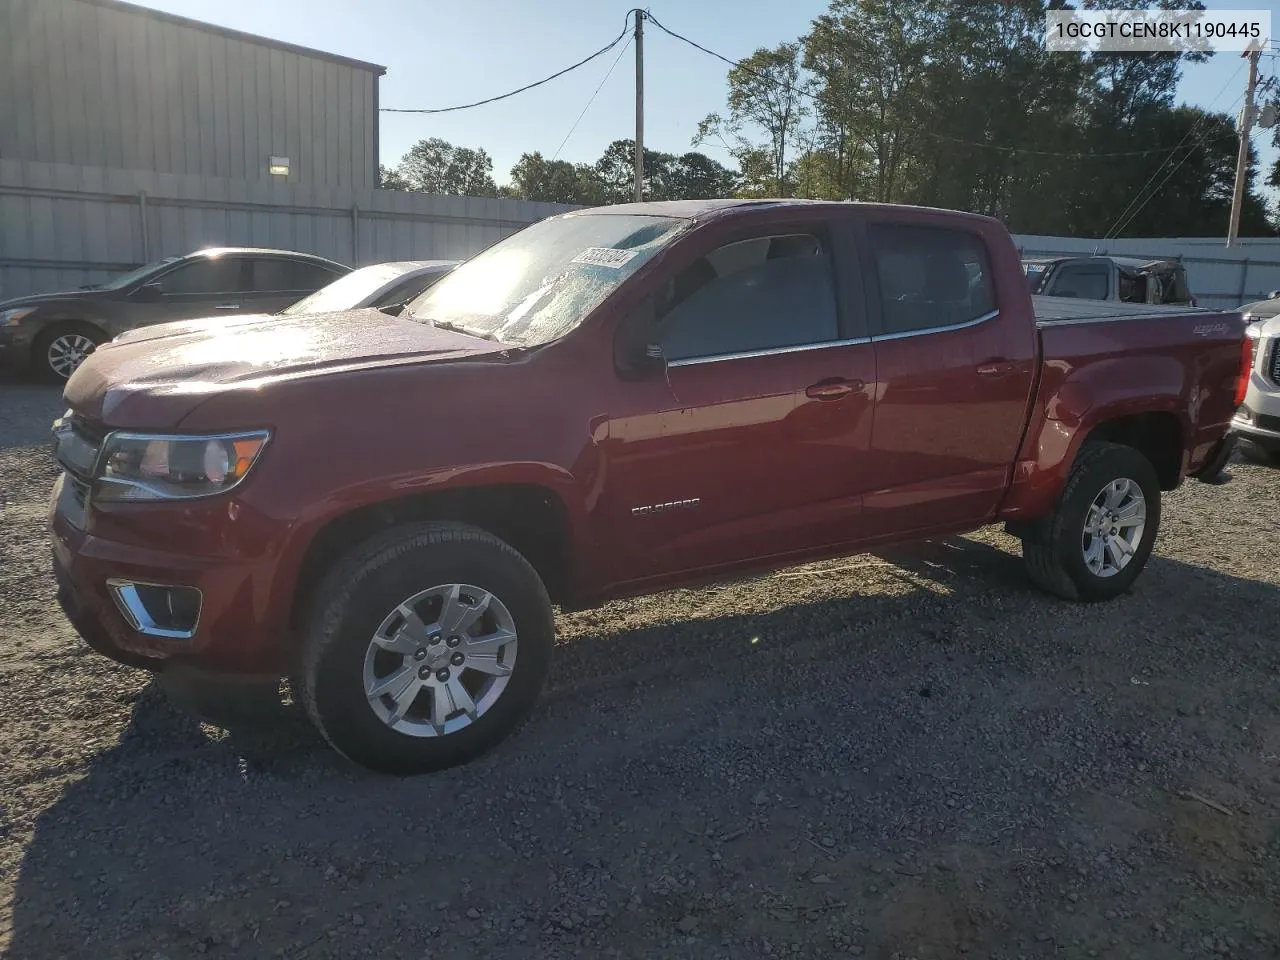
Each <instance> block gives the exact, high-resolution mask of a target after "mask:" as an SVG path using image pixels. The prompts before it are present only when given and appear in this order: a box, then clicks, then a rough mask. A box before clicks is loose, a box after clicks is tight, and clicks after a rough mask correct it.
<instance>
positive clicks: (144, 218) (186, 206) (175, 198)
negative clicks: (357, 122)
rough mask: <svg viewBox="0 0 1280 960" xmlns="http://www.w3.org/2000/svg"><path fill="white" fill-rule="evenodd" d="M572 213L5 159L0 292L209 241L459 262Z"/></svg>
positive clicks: (98, 272)
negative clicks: (547, 220) (525, 229)
mask: <svg viewBox="0 0 1280 960" xmlns="http://www.w3.org/2000/svg"><path fill="white" fill-rule="evenodd" d="M567 209H570V208H569V207H565V206H562V205H559V204H553V203H529V202H527V201H523V200H511V199H506V198H480V197H437V196H428V195H426V194H420V193H404V192H397V191H390V190H354V191H353V190H345V189H339V188H326V187H305V186H295V185H291V184H287V183H272V182H262V183H255V182H249V181H236V180H218V179H212V178H207V177H195V176H184V175H178V174H162V173H152V172H147V171H134V170H111V169H103V168H97V167H76V166H70V165H66V164H52V163H38V162H31V161H17V160H4V159H0V299H7V298H9V297H17V296H22V295H23V294H27V293H41V292H46V291H52V290H66V289H74V288H75V287H79V286H81V285H83V284H91V283H100V282H102V281H104V280H106V279H108V278H110V277H111V276H112V275H114V274H118V273H121V272H123V271H125V270H128V269H130V268H131V267H134V266H137V265H139V264H142V263H147V262H149V261H151V260H156V259H159V258H160V257H165V256H177V255H181V254H185V253H189V252H191V251H192V250H198V249H200V248H201V247H208V246H224V245H230V246H254V247H280V248H283V249H288V250H301V251H305V252H307V253H317V254H320V255H321V256H325V257H330V258H331V259H334V260H337V261H339V262H342V263H347V264H351V265H353V266H360V265H363V264H366V263H375V262H378V261H382V260H407V259H436V258H441V259H454V258H461V257H466V256H470V255H472V254H474V253H476V252H477V251H479V250H482V249H484V248H485V247H487V246H489V245H490V244H492V243H494V242H495V241H497V240H500V239H502V238H503V237H505V236H507V235H508V234H511V233H514V232H515V231H516V230H519V229H520V228H521V227H523V226H525V225H526V224H529V223H533V222H535V221H537V220H541V219H543V218H544V217H548V216H551V215H552V214H555V213H559V212H561V211H563V210H567Z"/></svg>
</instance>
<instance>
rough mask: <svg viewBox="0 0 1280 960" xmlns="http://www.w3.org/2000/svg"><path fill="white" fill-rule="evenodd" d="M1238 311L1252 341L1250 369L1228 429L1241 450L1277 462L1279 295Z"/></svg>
mask: <svg viewBox="0 0 1280 960" xmlns="http://www.w3.org/2000/svg"><path fill="white" fill-rule="evenodd" d="M1240 312H1241V313H1242V314H1244V322H1245V324H1246V325H1247V326H1246V327H1245V333H1247V334H1248V335H1249V339H1250V340H1251V341H1252V342H1253V371H1252V372H1251V373H1250V375H1249V387H1248V391H1247V392H1246V393H1245V397H1244V403H1243V404H1241V405H1240V408H1239V409H1238V410H1237V411H1236V415H1235V418H1234V419H1233V420H1232V421H1231V430H1232V432H1233V433H1235V434H1236V436H1238V437H1239V438H1240V439H1241V440H1242V441H1243V443H1241V444H1240V449H1241V452H1242V453H1244V454H1245V455H1247V456H1249V457H1250V458H1251V459H1254V460H1258V461H1261V462H1263V463H1274V464H1280V295H1276V294H1273V295H1272V296H1271V297H1270V298H1269V299H1267V300H1259V301H1257V302H1256V303H1248V304H1245V305H1244V306H1243V307H1241V308H1240Z"/></svg>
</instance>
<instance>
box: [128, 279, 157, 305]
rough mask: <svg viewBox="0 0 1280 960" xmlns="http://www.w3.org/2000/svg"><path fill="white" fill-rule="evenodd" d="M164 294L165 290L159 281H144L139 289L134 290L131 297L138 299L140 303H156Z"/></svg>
mask: <svg viewBox="0 0 1280 960" xmlns="http://www.w3.org/2000/svg"><path fill="white" fill-rule="evenodd" d="M162 296H164V290H163V289H162V288H161V287H160V284H158V283H144V284H143V285H142V286H140V287H139V288H138V289H137V290H135V291H133V297H132V298H131V299H133V300H137V301H138V302H139V303H155V302H156V301H157V300H159V299H160V298H161V297H162Z"/></svg>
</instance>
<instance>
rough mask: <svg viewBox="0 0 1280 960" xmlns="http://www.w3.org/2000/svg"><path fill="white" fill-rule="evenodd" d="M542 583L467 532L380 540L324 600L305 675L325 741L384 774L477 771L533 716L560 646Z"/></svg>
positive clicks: (412, 533)
mask: <svg viewBox="0 0 1280 960" xmlns="http://www.w3.org/2000/svg"><path fill="white" fill-rule="evenodd" d="M554 636H555V633H554V623H553V618H552V613H551V603H550V600H549V599H548V598H547V593H546V590H545V588H544V587H543V585H542V581H541V580H540V579H539V577H538V575H537V573H536V572H535V571H534V570H533V568H532V567H531V566H530V565H529V563H528V562H527V561H526V560H525V559H524V558H523V557H522V556H521V555H520V554H518V553H517V552H516V551H515V550H513V549H512V548H511V547H510V546H508V545H507V544H506V543H504V542H503V541H501V540H499V539H498V538H496V537H494V536H492V535H491V534H488V533H486V532H484V531H482V530H479V529H476V528H475V527H469V526H466V525H463V524H453V523H450V524H444V523H432V524H420V525H415V526H413V527H410V528H407V529H403V530H398V531H394V532H392V533H390V534H387V535H384V536H381V537H377V538H375V539H374V540H371V541H370V542H368V543H367V544H365V545H364V546H362V547H360V548H358V549H357V550H356V551H355V552H354V553H353V554H351V555H350V556H349V557H347V558H346V559H345V560H343V561H342V562H340V563H339V564H338V565H337V566H336V567H335V568H334V569H333V570H332V571H331V572H330V573H329V574H328V575H327V576H326V577H325V578H324V580H323V581H322V582H321V583H320V585H319V586H318V587H317V589H316V591H315V600H314V602H313V604H312V608H311V612H310V617H309V619H308V622H307V627H306V635H305V638H304V640H305V649H304V651H303V658H302V664H301V669H300V670H299V675H298V685H299V687H300V692H301V695H302V696H301V699H302V702H303V705H304V706H305V707H306V710H307V712H308V714H309V715H310V716H311V719H312V721H313V722H314V723H315V725H316V727H317V728H318V729H319V730H320V732H321V733H322V734H323V735H324V737H325V739H327V740H328V741H329V743H330V744H331V745H332V746H333V747H334V748H335V749H337V750H338V751H339V752H340V753H342V754H343V755H344V756H346V757H347V758H348V759H350V760H352V761H354V762H355V763H358V764H360V765H361V766H365V767H368V768H370V769H373V770H378V771H380V772H384V773H393V774H401V775H404V774H414V773H423V772H426V771H429V770H438V769H442V768H444V767H450V766H454V765H456V764H460V763H466V762H467V761H469V760H472V759H474V758H475V757H477V756H479V755H480V754H482V753H484V752H485V751H486V750H488V749H490V748H491V747H493V746H494V745H495V744H497V743H498V742H499V741H501V740H502V739H504V738H505V737H506V736H507V735H508V734H509V733H511V731H512V730H514V729H515V728H516V727H517V726H518V725H519V723H520V721H521V720H523V719H524V717H525V716H526V715H527V714H528V712H529V710H530V708H531V707H532V706H533V703H534V701H535V700H536V699H537V696H538V691H539V690H540V689H541V687H542V682H543V679H544V678H545V676H546V672H547V667H548V665H549V663H550V658H551V649H552V646H553V644H554Z"/></svg>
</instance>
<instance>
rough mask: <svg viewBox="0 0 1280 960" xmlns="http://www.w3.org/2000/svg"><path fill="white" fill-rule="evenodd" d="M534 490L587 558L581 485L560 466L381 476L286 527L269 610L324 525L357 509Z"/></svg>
mask: <svg viewBox="0 0 1280 960" xmlns="http://www.w3.org/2000/svg"><path fill="white" fill-rule="evenodd" d="M515 484H519V485H524V486H533V487H540V488H542V489H544V490H546V491H547V492H548V493H550V494H551V495H553V496H555V497H556V498H557V499H558V500H559V501H560V504H561V505H562V506H563V508H564V511H565V517H566V520H567V523H568V528H569V529H568V535H569V538H570V546H571V550H572V555H573V556H575V557H587V556H590V555H591V543H590V540H589V529H590V526H589V524H588V522H587V516H586V506H585V497H584V495H583V492H582V489H581V486H580V484H579V482H578V480H577V478H575V477H574V476H573V475H572V474H571V473H569V472H568V471H567V470H565V469H564V468H563V467H560V466H557V465H555V464H550V463H539V462H521V463H488V464H471V465H468V466H462V467H448V468H442V469H439V470H435V471H430V472H427V473H420V474H413V475H407V476H398V477H397V476H391V477H381V478H377V479H373V480H369V481H366V482H362V483H358V484H354V485H352V486H349V487H346V488H344V489H341V490H337V491H334V492H333V493H332V494H331V495H329V496H327V497H325V498H324V499H322V500H320V501H318V502H317V503H315V504H314V505H313V506H310V507H309V508H308V509H307V511H306V513H305V514H300V515H299V516H298V517H297V518H296V519H295V522H294V523H293V524H292V526H291V529H290V531H289V535H288V539H287V542H286V543H285V544H284V545H283V550H282V551H281V555H280V564H279V566H278V568H277V570H276V582H275V584H274V587H273V590H272V594H273V596H274V597H276V598H278V602H275V603H273V607H275V608H277V609H278V610H283V609H284V605H286V604H287V605H289V606H291V605H292V602H293V595H294V591H295V589H296V588H297V584H298V578H299V575H300V573H301V571H302V564H303V560H304V558H305V557H306V555H307V552H308V550H309V549H310V548H311V545H312V544H313V543H314V542H315V539H316V537H317V536H318V535H319V534H320V532H321V531H322V530H324V529H325V527H327V526H328V525H329V524H331V523H333V522H334V521H336V520H339V519H341V518H342V517H344V516H347V515H349V514H351V513H354V512H356V511H358V510H364V509H366V508H370V507H377V506H380V505H388V506H389V505H391V504H394V503H396V502H397V501H402V500H406V499H410V498H415V497H420V496H429V495H433V494H441V493H447V492H449V491H452V490H465V489H475V488H478V487H490V486H499V485H515Z"/></svg>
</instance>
